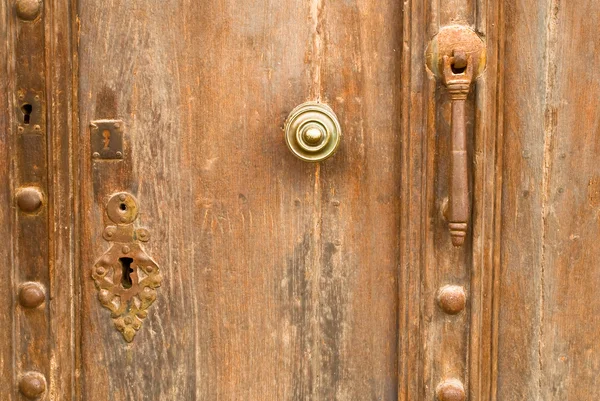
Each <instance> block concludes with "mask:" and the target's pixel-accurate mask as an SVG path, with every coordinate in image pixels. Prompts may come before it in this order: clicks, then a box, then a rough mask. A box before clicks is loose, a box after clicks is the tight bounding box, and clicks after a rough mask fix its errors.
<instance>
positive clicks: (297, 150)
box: [285, 102, 342, 162]
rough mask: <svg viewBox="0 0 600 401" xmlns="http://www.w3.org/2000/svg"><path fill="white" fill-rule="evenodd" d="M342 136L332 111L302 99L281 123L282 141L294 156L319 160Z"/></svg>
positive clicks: (332, 151)
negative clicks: (282, 124)
mask: <svg viewBox="0 0 600 401" xmlns="http://www.w3.org/2000/svg"><path fill="white" fill-rule="evenodd" d="M341 135H342V129H341V127H340V123H339V121H338V119H337V117H336V115H335V113H334V112H333V110H332V109H331V108H330V107H329V106H327V105H325V104H322V103H315V102H306V103H303V104H301V105H300V106H298V107H296V108H295V109H294V110H292V112H291V113H290V115H289V116H288V119H287V121H286V123H285V141H286V143H287V146H288V148H289V149H290V151H291V152H292V153H293V154H294V156H296V157H297V158H299V159H301V160H304V161H307V162H320V161H323V160H325V159H327V158H328V157H330V156H331V155H333V154H334V153H335V151H336V150H337V148H338V146H339V144H340V139H341Z"/></svg>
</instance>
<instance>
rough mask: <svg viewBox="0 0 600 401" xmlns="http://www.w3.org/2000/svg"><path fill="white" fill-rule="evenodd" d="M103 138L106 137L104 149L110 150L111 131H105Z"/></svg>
mask: <svg viewBox="0 0 600 401" xmlns="http://www.w3.org/2000/svg"><path fill="white" fill-rule="evenodd" d="M102 136H103V137H104V149H108V145H110V131H109V130H107V129H105V130H104V131H102Z"/></svg>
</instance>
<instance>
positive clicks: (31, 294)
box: [19, 282, 46, 309]
mask: <svg viewBox="0 0 600 401" xmlns="http://www.w3.org/2000/svg"><path fill="white" fill-rule="evenodd" d="M45 299H46V294H45V293H44V288H43V287H42V285H41V284H39V283H35V282H27V283H23V284H21V286H20V288H19V304H21V306H22V307H24V308H28V309H33V308H37V307H38V306H40V305H41V304H43V303H44V300H45Z"/></svg>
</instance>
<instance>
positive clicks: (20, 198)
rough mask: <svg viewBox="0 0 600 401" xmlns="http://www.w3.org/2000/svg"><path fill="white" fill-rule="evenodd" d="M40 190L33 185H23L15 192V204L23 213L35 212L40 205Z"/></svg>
mask: <svg viewBox="0 0 600 401" xmlns="http://www.w3.org/2000/svg"><path fill="white" fill-rule="evenodd" d="M42 202H43V196H42V192H41V191H40V190H39V189H38V188H35V187H24V188H21V189H19V190H18V192H17V205H18V206H19V209H21V210H22V211H23V212H25V213H35V212H37V211H38V210H39V208H40V207H41V206H42Z"/></svg>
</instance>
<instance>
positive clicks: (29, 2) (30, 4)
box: [17, 0, 42, 21]
mask: <svg viewBox="0 0 600 401" xmlns="http://www.w3.org/2000/svg"><path fill="white" fill-rule="evenodd" d="M41 9H42V2H41V1H40V0H17V16H18V17H19V18H21V19H24V20H27V21H33V20H34V19H36V18H37V16H38V15H40V11H41Z"/></svg>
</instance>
